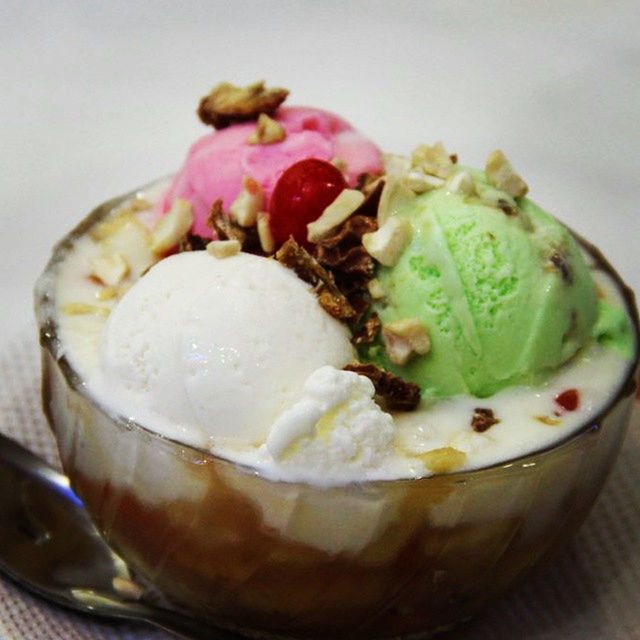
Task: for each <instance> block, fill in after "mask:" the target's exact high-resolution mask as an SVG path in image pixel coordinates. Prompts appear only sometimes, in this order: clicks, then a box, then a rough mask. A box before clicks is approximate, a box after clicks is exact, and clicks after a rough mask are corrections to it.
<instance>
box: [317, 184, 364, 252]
mask: <svg viewBox="0 0 640 640" xmlns="http://www.w3.org/2000/svg"><path fill="white" fill-rule="evenodd" d="M363 202H364V194H363V193H362V192H361V191H358V190H357V189H343V190H342V191H341V192H340V193H339V194H338V197H337V198H336V199H335V200H334V201H333V202H332V203H331V204H330V205H329V206H328V207H327V208H326V209H325V210H324V211H323V212H322V214H321V215H320V217H319V218H318V219H317V220H314V221H313V222H310V223H309V224H308V225H307V240H308V241H309V242H313V243H317V242H318V241H319V240H322V239H323V238H326V237H327V236H328V235H330V234H331V232H332V231H334V230H335V229H337V228H338V227H339V226H340V225H341V224H342V223H343V222H344V221H345V220H346V219H347V218H348V217H349V216H350V215H351V214H352V213H353V212H354V211H356V209H358V207H360V205H361V204H362V203H363Z"/></svg>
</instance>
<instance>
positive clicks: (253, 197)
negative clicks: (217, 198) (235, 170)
mask: <svg viewBox="0 0 640 640" xmlns="http://www.w3.org/2000/svg"><path fill="white" fill-rule="evenodd" d="M263 205H264V193H263V192H262V187H261V186H260V183H259V182H256V181H255V180H254V179H253V178H250V177H249V176H245V177H244V178H243V179H242V191H241V192H240V193H239V195H238V197H237V198H236V199H235V200H234V201H233V203H232V204H231V206H230V207H229V213H230V214H231V217H232V218H233V219H234V220H235V221H236V222H237V223H238V224H239V225H240V226H241V227H253V226H254V225H255V224H256V220H257V218H258V212H260V211H262V208H263Z"/></svg>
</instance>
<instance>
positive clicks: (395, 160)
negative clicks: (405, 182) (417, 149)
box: [382, 153, 411, 177]
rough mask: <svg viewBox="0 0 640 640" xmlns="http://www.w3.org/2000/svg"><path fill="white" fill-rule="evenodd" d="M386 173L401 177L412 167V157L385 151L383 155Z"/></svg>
mask: <svg viewBox="0 0 640 640" xmlns="http://www.w3.org/2000/svg"><path fill="white" fill-rule="evenodd" d="M382 164H383V166H384V173H385V175H387V176H394V177H401V176H405V175H407V173H409V171H410V169H411V158H409V157H408V156H403V155H399V154H396V153H385V154H384V155H383V156H382Z"/></svg>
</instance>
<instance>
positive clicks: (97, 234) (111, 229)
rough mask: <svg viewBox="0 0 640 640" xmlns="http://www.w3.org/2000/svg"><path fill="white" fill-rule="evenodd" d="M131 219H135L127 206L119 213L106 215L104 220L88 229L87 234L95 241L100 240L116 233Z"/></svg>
mask: <svg viewBox="0 0 640 640" xmlns="http://www.w3.org/2000/svg"><path fill="white" fill-rule="evenodd" d="M131 221H137V220H136V218H135V216H134V215H133V213H132V211H131V210H130V209H129V208H127V209H124V210H122V211H121V212H120V213H118V214H116V215H113V216H110V217H108V218H107V219H106V220H103V221H102V222H100V223H98V224H97V225H96V226H95V227H93V228H92V229H91V230H90V231H89V235H90V236H91V238H92V239H93V240H95V241H96V242H100V241H102V240H104V239H105V238H108V237H109V236H112V235H114V234H115V233H117V232H118V231H119V230H120V228H121V227H124V226H125V225H127V224H130V223H131Z"/></svg>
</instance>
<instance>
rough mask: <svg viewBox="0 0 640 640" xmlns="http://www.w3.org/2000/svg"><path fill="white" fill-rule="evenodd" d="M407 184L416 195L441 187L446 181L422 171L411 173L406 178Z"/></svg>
mask: <svg viewBox="0 0 640 640" xmlns="http://www.w3.org/2000/svg"><path fill="white" fill-rule="evenodd" d="M405 184H406V185H407V187H409V189H411V191H413V192H414V193H426V192H427V191H431V190H433V189H438V188H439V187H441V186H442V185H443V184H444V180H443V179H442V178H436V176H430V175H427V174H426V173H422V171H409V173H408V174H407V176H406V178H405Z"/></svg>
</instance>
